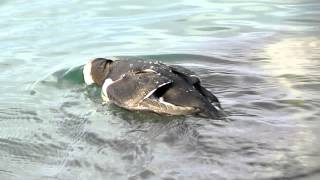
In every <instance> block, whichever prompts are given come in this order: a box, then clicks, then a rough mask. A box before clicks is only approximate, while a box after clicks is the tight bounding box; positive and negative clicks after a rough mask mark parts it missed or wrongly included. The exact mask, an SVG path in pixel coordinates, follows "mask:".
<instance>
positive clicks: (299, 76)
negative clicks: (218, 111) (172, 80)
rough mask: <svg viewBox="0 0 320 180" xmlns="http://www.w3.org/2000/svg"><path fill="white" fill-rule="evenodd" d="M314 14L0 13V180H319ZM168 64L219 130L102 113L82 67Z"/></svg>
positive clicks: (1, 6) (99, 6)
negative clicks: (209, 108)
mask: <svg viewBox="0 0 320 180" xmlns="http://www.w3.org/2000/svg"><path fill="white" fill-rule="evenodd" d="M319 17H320V3H319V2H318V1H316V0H286V1H275V0H263V1H240V0H230V1H226V0H221V1H209V0H198V1H191V0H190V1H189V0H178V1H167V0H164V1H146V0H136V1H121V0H118V1H115V0H109V1H103V0H92V1H84V0H72V1H63V0H55V1H48V0H43V1H26V0H10V1H9V0H2V1H1V2H0V29H1V30H0V49H1V51H0V84H1V88H0V94H1V96H0V179H1V180H13V179H14V180H16V179H30V180H40V179H41V180H43V179H48V180H49V179H50V180H51V179H59V180H60V179H61V180H74V179H114V180H115V179H130V180H135V179H161V180H174V179H177V180H178V179H179V180H180V179H199V180H207V179H210V180H211V179H217V180H220V179H221V180H223V179H228V180H229V179H231V180H232V179H243V180H248V179H252V180H256V179H273V180H277V179H279V180H280V179H319V178H320V168H319V167H320V163H319V162H320V153H319V152H320V151H319V150H320V133H319V127H320V123H319V115H320V111H319V107H320V93H319V90H320V83H319V79H320V71H319V69H320V62H319V59H320V53H319V52H320V51H319V50H320V36H319V34H320V32H319V31H320V25H319V24H320V21H319ZM110 56H116V57H118V58H120V59H121V58H127V59H136V58H142V59H146V60H152V61H162V62H164V63H168V64H178V65H182V66H184V67H187V68H189V69H191V70H193V71H194V72H196V73H197V74H198V75H199V76H200V78H201V80H202V83H203V85H204V86H205V87H207V88H208V89H210V90H211V91H212V92H214V94H216V96H217V97H218V98H219V99H220V101H221V103H222V106H223V107H224V109H225V111H226V113H227V114H228V116H227V117H226V120H223V121H221V120H210V119H203V118H199V117H193V116H187V117H165V116H159V115H156V114H152V113H143V112H129V111H126V110H123V109H121V108H118V107H116V106H114V105H112V104H109V105H102V104H101V98H100V92H99V88H97V87H86V86H85V85H84V83H83V79H82V76H81V65H83V64H84V63H86V62H87V61H88V60H90V59H93V58H96V57H110Z"/></svg>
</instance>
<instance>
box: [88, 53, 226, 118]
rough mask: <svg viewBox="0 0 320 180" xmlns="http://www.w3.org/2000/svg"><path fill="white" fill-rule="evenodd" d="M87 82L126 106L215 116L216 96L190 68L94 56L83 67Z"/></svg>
mask: <svg viewBox="0 0 320 180" xmlns="http://www.w3.org/2000/svg"><path fill="white" fill-rule="evenodd" d="M83 76H84V81H85V83H86V84H87V85H90V84H97V85H98V86H100V87H102V93H101V94H102V98H103V100H104V101H106V102H109V101H110V102H112V103H114V104H116V105H118V106H120V107H122V108H125V109H128V110H143V111H151V112H155V113H158V114H168V115H188V114H195V115H200V116H203V117H210V118H217V117H218V115H219V112H220V111H222V108H221V105H220V102H219V100H218V98H217V97H216V96H215V95H213V94H212V93H211V92H210V91H209V90H207V89H206V88H204V87H203V86H202V85H201V82H200V79H199V77H198V76H196V74H195V73H194V72H192V71H191V70H189V69H187V68H184V67H182V66H178V65H166V64H163V63H160V62H152V61H150V62H147V61H141V60H138V61H134V60H111V59H105V58H96V59H94V60H91V61H90V62H88V63H87V64H86V65H84V68H83Z"/></svg>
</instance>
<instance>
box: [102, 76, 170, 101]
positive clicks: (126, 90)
mask: <svg viewBox="0 0 320 180" xmlns="http://www.w3.org/2000/svg"><path fill="white" fill-rule="evenodd" d="M170 83H172V81H171V80H170V79H168V78H166V77H163V76H160V75H159V74H157V73H155V72H154V71H139V72H129V73H126V74H124V75H123V76H122V78H121V79H119V80H117V81H115V82H114V83H112V84H111V85H110V86H108V89H107V94H108V97H109V99H110V100H111V101H113V102H114V103H116V104H117V105H119V106H122V107H131V106H136V105H137V104H138V103H140V102H141V101H142V100H144V99H146V98H148V97H149V96H151V95H152V94H153V92H155V91H156V90H157V89H158V88H160V87H162V86H164V85H167V84H170Z"/></svg>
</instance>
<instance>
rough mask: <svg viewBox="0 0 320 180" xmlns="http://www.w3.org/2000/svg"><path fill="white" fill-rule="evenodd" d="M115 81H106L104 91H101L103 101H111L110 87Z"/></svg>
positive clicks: (109, 79) (103, 86)
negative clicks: (109, 96) (109, 95)
mask: <svg viewBox="0 0 320 180" xmlns="http://www.w3.org/2000/svg"><path fill="white" fill-rule="evenodd" d="M113 82H114V81H112V79H111V78H108V79H106V80H105V81H104V83H103V85H102V91H101V96H102V99H103V100H104V101H106V102H107V101H109V98H108V93H107V92H108V91H107V90H108V86H110V85H111V84H112V83H113Z"/></svg>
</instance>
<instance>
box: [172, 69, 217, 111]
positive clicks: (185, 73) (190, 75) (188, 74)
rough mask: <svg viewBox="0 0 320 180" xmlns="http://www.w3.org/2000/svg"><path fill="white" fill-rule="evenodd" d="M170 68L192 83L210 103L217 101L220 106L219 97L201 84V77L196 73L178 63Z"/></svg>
mask: <svg viewBox="0 0 320 180" xmlns="http://www.w3.org/2000/svg"><path fill="white" fill-rule="evenodd" d="M170 68H171V70H172V72H173V73H175V74H177V75H179V76H180V77H182V78H183V79H185V80H186V81H187V82H189V83H191V84H192V85H193V86H194V87H195V88H196V89H197V90H198V91H199V92H200V93H201V94H202V95H203V96H204V97H206V98H207V99H208V101H209V102H210V103H215V104H217V105H218V106H220V103H219V100H218V98H217V97H216V96H215V95H213V94H212V93H211V92H210V91H208V90H207V89H206V88H204V87H203V86H201V83H200V79H199V77H198V76H197V75H196V73H194V72H193V71H191V70H189V69H187V68H184V67H182V66H178V65H170Z"/></svg>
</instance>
